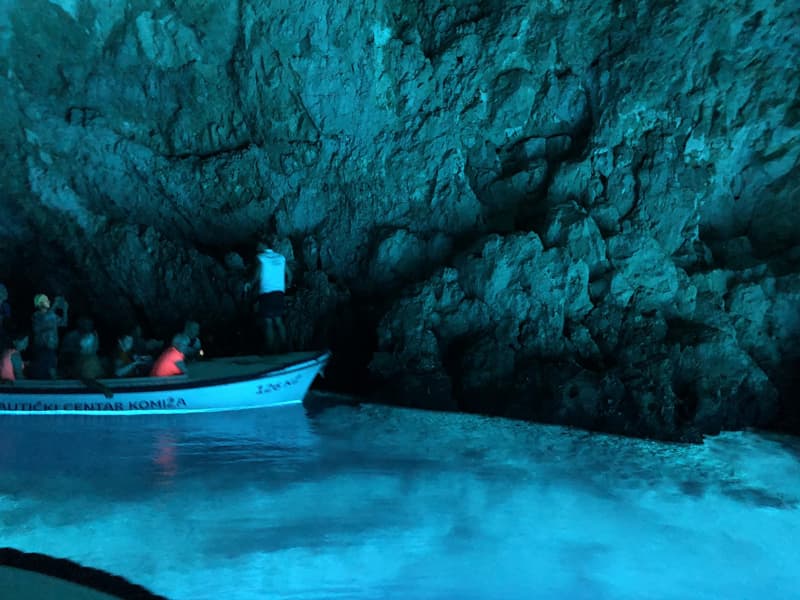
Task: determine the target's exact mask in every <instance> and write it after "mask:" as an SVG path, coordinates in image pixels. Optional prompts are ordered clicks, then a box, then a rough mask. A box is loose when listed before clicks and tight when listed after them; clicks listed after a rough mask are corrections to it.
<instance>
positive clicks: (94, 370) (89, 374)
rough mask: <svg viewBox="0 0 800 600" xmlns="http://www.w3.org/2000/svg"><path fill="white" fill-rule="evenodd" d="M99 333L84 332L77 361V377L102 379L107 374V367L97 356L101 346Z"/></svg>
mask: <svg viewBox="0 0 800 600" xmlns="http://www.w3.org/2000/svg"><path fill="white" fill-rule="evenodd" d="M99 345H100V344H99V341H98V339H97V334H96V333H94V332H89V333H85V334H83V336H82V337H81V341H80V354H79V355H78V359H77V361H76V362H75V371H74V373H75V378H76V379H84V380H89V381H91V380H94V379H100V378H101V377H103V376H104V375H105V369H103V364H102V363H101V362H100V357H99V356H97V348H98V347H99Z"/></svg>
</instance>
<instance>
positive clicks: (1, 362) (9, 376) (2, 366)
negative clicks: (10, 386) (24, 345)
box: [0, 348, 17, 381]
mask: <svg viewBox="0 0 800 600" xmlns="http://www.w3.org/2000/svg"><path fill="white" fill-rule="evenodd" d="M16 353H17V350H16V348H9V349H8V350H5V351H4V352H3V357H2V359H0V379H3V380H5V381H16V380H17V378H16V377H15V376H14V363H13V362H11V357H12V356H13V355H14V354H16Z"/></svg>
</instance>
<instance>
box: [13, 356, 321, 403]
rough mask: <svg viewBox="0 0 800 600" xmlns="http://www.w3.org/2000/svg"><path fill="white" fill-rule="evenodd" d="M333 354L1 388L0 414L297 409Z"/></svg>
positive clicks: (216, 363) (257, 359)
mask: <svg viewBox="0 0 800 600" xmlns="http://www.w3.org/2000/svg"><path fill="white" fill-rule="evenodd" d="M329 358H330V353H329V352H318V353H313V352H312V353H309V352H306V353H295V354H291V355H282V356H281V357H269V358H265V357H236V358H226V359H217V360H211V361H205V362H204V363H197V364H190V365H189V370H190V375H188V376H178V377H158V378H157V377H137V378H125V379H101V380H100V381H99V385H98V386H96V387H93V386H92V385H91V384H84V383H82V382H80V381H75V380H57V381H35V380H23V381H19V382H17V383H15V384H13V385H12V384H10V385H4V386H2V387H0V414H24V415H48V414H59V415H64V414H81V415H141V414H183V413H198V412H218V411H229V410H244V409H252V408H266V407H270V406H282V405H286V404H297V403H300V402H302V401H303V398H305V396H306V394H307V393H308V390H309V388H310V387H311V384H312V383H313V382H314V379H315V378H316V377H317V375H319V374H320V373H321V372H322V370H323V369H324V367H325V365H326V364H327V362H328V360H329Z"/></svg>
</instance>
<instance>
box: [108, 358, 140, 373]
mask: <svg viewBox="0 0 800 600" xmlns="http://www.w3.org/2000/svg"><path fill="white" fill-rule="evenodd" d="M114 362H115V363H116V364H115V365H114V375H116V376H117V377H127V376H128V375H130V374H131V373H133V371H134V370H135V369H136V367H138V366H139V365H140V364H141V363H140V362H139V361H138V360H133V361H131V362H129V363H128V364H120V363H121V362H122V361H120V360H119V359H117V360H116V361H114Z"/></svg>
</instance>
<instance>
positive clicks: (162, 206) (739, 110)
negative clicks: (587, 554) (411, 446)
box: [0, 0, 800, 439]
mask: <svg viewBox="0 0 800 600" xmlns="http://www.w3.org/2000/svg"><path fill="white" fill-rule="evenodd" d="M798 31H800V15H798V13H797V11H796V10H795V9H794V8H793V7H792V5H791V3H769V2H754V1H750V0H738V1H734V2H728V3H724V4H720V3H716V2H712V1H710V0H689V1H687V2H683V3H680V4H678V5H675V4H664V3H659V2H654V1H644V0H641V1H636V0H627V1H621V2H606V3H602V2H601V3H597V2H589V1H588V0H581V1H578V2H571V3H564V2H559V1H556V0H552V1H549V2H532V1H531V2H527V3H522V4H517V5H503V4H502V3H500V4H499V5H498V4H497V3H489V2H484V1H476V2H453V3H451V4H442V3H441V2H432V1H427V0H417V1H416V2H406V1H403V2H400V1H394V0H388V1H382V2H374V3H372V2H367V3H361V4H359V6H358V7H353V6H350V5H347V4H342V3H335V2H303V1H300V2H295V3H292V4H291V5H289V4H286V5H276V4H271V5H265V4H263V3H254V2H249V1H246V0H238V1H234V2H230V1H223V0H210V1H201V2H180V1H166V0H164V1H160V2H144V1H143V0H112V1H107V0H106V1H104V2H95V1H91V0H90V1H86V2H80V3H77V2H67V1H61V2H45V1H41V2H39V1H35V2H19V1H17V2H6V3H5V4H4V5H3V8H2V9H0V67H2V69H0V72H2V76H0V97H1V99H2V102H3V106H4V108H5V110H4V111H3V114H2V115H0V137H1V138H2V144H3V146H2V148H3V156H4V161H3V162H2V164H1V165H0V170H1V172H0V177H1V178H2V179H1V180H2V182H3V188H2V190H0V194H1V195H0V202H2V204H3V219H2V220H0V235H1V236H2V239H3V244H2V252H0V278H2V279H4V280H6V281H7V282H9V283H10V284H11V285H10V286H9V287H10V288H11V292H12V301H13V302H16V305H15V308H17V311H18V312H22V311H24V310H27V298H28V297H29V296H30V294H31V293H32V292H33V291H35V290H39V289H42V290H45V291H48V292H50V293H63V294H65V295H67V296H68V297H69V298H70V299H71V300H72V302H73V305H75V304H76V303H77V304H78V306H79V308H80V309H81V310H82V311H84V312H95V313H97V312H99V313H102V314H97V315H96V317H98V318H99V319H101V320H104V321H105V325H106V326H107V327H108V328H109V331H111V330H112V329H113V327H114V325H115V324H117V323H118V322H119V321H120V320H121V319H125V318H132V317H135V318H137V319H139V320H146V322H147V324H148V325H149V326H151V327H152V328H154V329H155V330H157V332H158V333H159V334H165V335H168V332H169V331H171V330H172V329H174V328H175V327H176V325H177V324H179V323H180V322H181V320H182V319H183V318H185V317H186V316H189V315H191V316H193V317H194V318H199V319H200V320H201V321H203V326H204V330H205V331H208V332H211V333H212V334H213V335H214V336H215V338H216V339H217V340H218V342H219V344H220V346H225V347H233V346H235V345H236V344H237V343H239V342H238V340H240V339H241V338H242V337H245V338H247V336H248V335H249V334H248V331H247V329H248V328H247V327H246V323H247V321H248V319H249V309H248V307H247V306H246V304H247V303H246V302H245V301H244V299H243V296H242V290H243V286H244V282H245V280H246V278H247V273H248V263H249V261H250V259H251V256H252V254H251V253H252V250H253V246H254V244H255V242H256V240H257V239H259V238H260V237H261V236H263V235H265V234H267V233H276V234H277V235H278V236H279V237H280V238H281V239H282V240H283V243H284V245H285V252H286V253H287V255H289V256H290V262H291V264H292V267H293V271H294V273H295V288H294V290H293V294H292V298H291V302H290V305H289V314H288V320H289V322H290V323H291V330H292V332H293V336H294V342H295V344H296V345H308V344H332V345H334V349H335V351H336V354H337V357H339V358H340V359H341V360H342V362H341V363H340V365H347V367H346V369H345V371H346V372H347V376H344V377H342V378H341V381H342V382H343V383H345V382H346V381H347V380H349V379H358V380H363V379H364V375H365V374H366V365H367V364H369V365H370V371H369V372H370V373H371V375H372V377H373V383H374V384H375V386H376V389H380V390H384V392H383V393H385V394H386V393H388V390H391V391H392V392H393V393H394V395H395V396H396V401H399V402H406V403H416V404H420V405H425V406H434V407H442V408H459V409H464V410H478V411H483V412H489V413H493V414H505V415H512V416H520V417H526V418H536V419H543V420H548V421H554V422H561V423H571V424H576V425H580V426H585V427H590V428H601V429H608V430H613V431H619V432H623V433H628V434H633V435H652V436H658V437H666V438H684V439H691V438H696V436H697V434H698V432H713V431H716V430H718V429H719V428H729V427H743V426H749V425H774V424H775V423H776V422H778V421H781V422H784V423H791V422H792V419H797V421H795V426H798V429H800V419H799V418H798V417H799V416H800V409H799V408H798V407H797V406H796V405H794V404H792V402H793V396H792V395H791V394H790V393H789V390H790V389H791V386H792V385H793V383H794V381H795V379H794V378H795V377H796V376H795V375H794V373H795V372H796V371H797V368H796V367H797V364H798V362H799V361H800V351H799V350H798V349H797V348H796V344H795V343H794V339H796V338H797V335H798V333H800V302H798V301H799V300H800V210H798V207H797V198H798V181H800V178H798V174H799V173H800V167H799V166H798V165H799V164H800V143H798V136H800V111H798V102H797V98H798V91H800V75H798V72H797V70H796V69H794V68H792V67H791V65H794V64H796V63H797V59H798V58H800V42H798V39H800V37H799V36H798V35H796V34H797V32H798ZM109 299H112V301H111V302H109ZM109 305H111V307H110V308H109ZM98 307H103V308H102V309H99V308H98ZM248 343H249V342H248ZM333 367H334V369H335V368H336V365H334V366H333ZM351 376H352V377H351ZM384 397H387V396H384Z"/></svg>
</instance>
